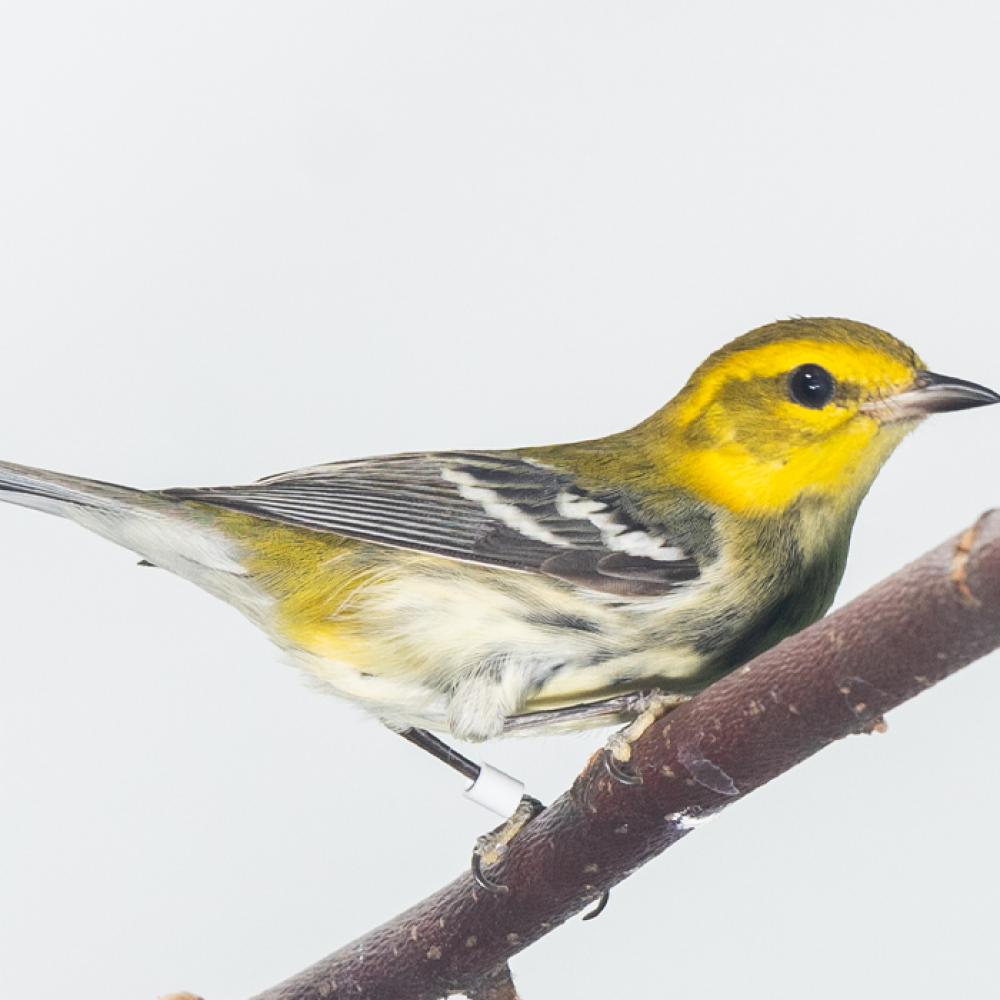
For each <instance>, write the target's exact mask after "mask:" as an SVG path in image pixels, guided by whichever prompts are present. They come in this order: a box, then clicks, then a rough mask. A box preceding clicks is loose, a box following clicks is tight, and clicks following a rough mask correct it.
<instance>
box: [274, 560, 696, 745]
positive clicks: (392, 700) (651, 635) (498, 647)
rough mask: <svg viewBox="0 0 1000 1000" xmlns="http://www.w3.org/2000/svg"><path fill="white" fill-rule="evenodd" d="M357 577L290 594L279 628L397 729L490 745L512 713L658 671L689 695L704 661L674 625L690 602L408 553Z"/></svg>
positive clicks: (296, 649) (567, 701) (629, 683)
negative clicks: (607, 591) (625, 595)
mask: <svg viewBox="0 0 1000 1000" xmlns="http://www.w3.org/2000/svg"><path fill="white" fill-rule="evenodd" d="M366 548H367V546H366ZM401 557H402V558H401ZM353 569H354V570H355V572H354V573H353V575H352V576H351V579H350V584H349V585H345V583H344V581H343V580H342V579H341V580H339V582H338V581H336V580H334V582H333V584H331V583H330V582H329V581H328V582H327V583H326V584H325V585H324V584H321V583H320V582H318V581H314V582H313V583H312V584H311V585H310V586H311V591H310V596H309V599H305V598H304V595H303V594H302V593H298V594H291V595H289V596H288V597H286V598H285V600H283V601H282V600H279V601H278V602H277V615H276V619H275V626H274V628H273V629H272V630H271V631H272V635H273V637H274V639H275V640H276V641H277V642H278V644H279V645H280V646H282V647H283V648H284V649H285V650H286V651H287V652H288V654H289V655H290V657H291V659H292V660H293V662H295V663H296V664H298V665H299V666H301V667H303V668H305V670H306V671H307V672H308V673H309V674H310V675H311V676H312V677H314V678H315V679H316V680H318V681H319V682H321V684H322V685H323V686H325V687H327V688H328V689H330V690H332V691H333V692H334V693H336V694H339V695H340V696H342V697H346V698H349V699H351V700H354V701H357V702H361V703H362V704H363V705H364V706H365V707H367V708H368V709H369V710H370V711H372V712H374V713H375V714H376V715H378V716H379V717H380V718H381V719H382V720H383V721H385V722H387V723H389V724H390V725H395V726H407V725H417V726H421V727H424V728H431V729H439V730H450V731H452V732H453V733H454V734H456V735H460V736H463V737H465V738H470V739H479V738H487V737H490V736H496V735H499V730H500V729H501V728H502V721H503V719H504V718H505V717H507V716H509V715H511V714H516V713H519V712H524V711H537V710H542V709H547V708H553V707H559V706H563V705H575V704H579V703H581V702H585V701H592V700H595V699H598V698H601V697H604V696H606V695H607V694H609V693H611V692H612V691H622V690H634V689H638V688H642V687H644V686H649V685H648V683H644V681H645V680H646V679H647V678H648V677H651V676H655V677H657V678H660V679H663V678H666V679H669V678H671V677H675V678H677V679H678V681H680V682H681V683H678V684H677V685H676V686H679V687H683V686H685V685H684V684H683V683H682V682H683V679H685V678H688V677H690V675H691V674H693V673H697V671H698V670H699V667H700V665H701V662H702V660H703V659H704V657H703V656H700V655H699V654H696V653H695V652H694V651H693V648H692V644H691V642H690V641H688V637H686V636H684V635H683V634H681V633H680V632H679V631H678V630H672V629H671V628H670V627H669V621H668V619H669V618H671V617H672V616H675V615H676V614H677V612H678V610H680V609H681V608H682V606H684V605H686V604H687V603H688V599H687V595H683V596H682V595H670V597H669V598H667V599H663V598H657V599H647V600H645V601H643V602H638V601H629V602H623V601H621V600H612V599H609V598H608V597H607V596H606V595H600V594H595V593H592V592H588V591H585V590H582V589H580V588H576V587H573V586H571V585H567V584H565V583H562V582H560V581H554V580H550V579H549V578H547V577H544V576H539V575H534V574H528V573H517V572H511V571H504V570H497V569H492V568H490V569H487V568H484V567H480V566H476V565H472V564H464V563H462V564H459V563H455V562H453V561H450V560H445V559H441V558H438V557H433V556H425V555H419V554H411V553H400V552H396V553H394V558H393V559H392V560H391V562H389V561H386V562H384V563H381V564H379V563H378V562H376V563H374V564H372V565H370V566H367V567H364V571H362V572H357V571H358V570H361V569H362V567H360V566H358V565H355V566H354V567H353ZM324 587H325V591H326V592H325V593H324V594H323V595H322V598H320V591H323V590H324Z"/></svg>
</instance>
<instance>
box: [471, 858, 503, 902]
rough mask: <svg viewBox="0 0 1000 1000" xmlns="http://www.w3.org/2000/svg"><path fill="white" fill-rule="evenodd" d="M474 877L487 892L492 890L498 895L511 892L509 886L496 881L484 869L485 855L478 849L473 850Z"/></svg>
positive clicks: (477, 883) (472, 866)
mask: <svg viewBox="0 0 1000 1000" xmlns="http://www.w3.org/2000/svg"><path fill="white" fill-rule="evenodd" d="M471 868H472V877H473V878H474V879H475V880H476V885H478V886H479V888H480V889H485V890H486V891H487V892H492V893H493V894H494V895H496V896H503V895H505V894H506V893H508V892H510V889H509V887H508V886H505V885H501V884H500V883H499V882H494V881H493V880H492V879H491V878H490V877H489V876H488V875H487V874H486V873H485V872H484V871H483V857H482V855H481V854H479V852H478V851H473V854H472V865H471Z"/></svg>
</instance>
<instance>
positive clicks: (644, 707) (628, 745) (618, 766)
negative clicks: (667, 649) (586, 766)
mask: <svg viewBox="0 0 1000 1000" xmlns="http://www.w3.org/2000/svg"><path fill="white" fill-rule="evenodd" d="M690 700H691V698H690V696H689V695H686V694H667V693H666V692H664V691H646V692H644V693H643V694H642V696H641V697H640V698H639V699H637V701H636V703H635V711H636V712H638V715H636V717H635V719H634V720H633V721H632V722H631V723H629V725H627V726H626V727H625V728H624V729H622V730H620V731H619V732H617V733H614V734H613V735H612V736H611V738H610V739H609V740H608V745H607V747H606V749H605V751H604V764H605V766H606V767H607V769H608V773H609V774H610V775H611V777H613V778H614V779H615V780H616V781H620V782H621V783H622V784H623V785H641V784H642V777H641V776H640V775H639V774H638V772H636V771H634V770H633V769H632V768H631V767H629V766H628V764H629V761H630V760H631V759H632V744H633V743H635V741H636V740H637V739H639V737H640V736H642V734H643V733H644V732H645V731H646V730H647V729H649V727H650V726H651V725H652V724H653V723H654V722H656V720H657V719H660V718H662V717H663V716H664V715H666V714H667V712H672V711H673V710H674V709H675V708H679V707H680V706H681V705H683V704H684V703H685V702H686V701H690Z"/></svg>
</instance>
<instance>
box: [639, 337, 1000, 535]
mask: <svg viewBox="0 0 1000 1000" xmlns="http://www.w3.org/2000/svg"><path fill="white" fill-rule="evenodd" d="M998 401H1000V396H998V395H997V394H996V393H993V392H992V391H991V390H989V389H985V388H983V387H982V386H977V385H974V384H973V383H970V382H963V381H961V380H959V379H951V378H946V377H944V376H940V375H934V374H933V373H931V372H928V371H926V370H925V368H924V365H923V363H922V362H921V360H920V359H919V358H918V357H917V355H916V354H915V353H914V352H913V350H911V349H910V348H909V347H907V346H906V345H905V344H903V343H902V342H900V341H899V340H897V339H896V338H895V337H892V336H890V335H889V334H888V333H884V332H883V331H882V330H877V329H875V328H874V327H870V326H865V325H864V324H862V323H853V322H851V321H849V320H842V319H795V320H786V321H784V322H780V323H773V324H771V325H770V326H765V327H761V328H760V329H758V330H753V331H751V332H750V333H747V334H745V335H744V336H742V337H739V338H737V339H736V340H734V341H733V342H732V343H730V344H727V345H726V346H725V347H723V348H722V349H721V350H719V351H716V352H715V353H714V354H713V355H711V357H709V358H708V360H707V361H705V362H704V364H702V365H701V366H700V367H699V368H698V369H697V371H695V373H694V374H693V375H692V376H691V378H690V380H689V381H688V383H687V385H686V386H685V387H684V388H683V389H682V390H681V392H680V393H679V394H678V395H677V396H676V397H675V398H674V399H673V400H672V401H671V402H670V403H669V404H667V406H666V407H664V409H662V410H660V411H659V413H657V414H655V415H654V416H653V417H651V418H650V420H649V421H646V422H645V424H643V425H640V428H641V429H643V430H645V431H646V432H647V434H648V437H646V440H647V441H650V442H654V441H655V442H656V444H654V445H653V453H654V454H653V458H654V461H656V462H657V464H660V465H662V466H663V467H664V468H665V469H669V470H670V472H671V473H672V477H673V478H674V479H675V481H680V482H682V483H684V484H685V486H686V487H687V488H688V489H690V490H691V491H692V492H693V493H694V494H696V495H697V496H700V497H703V498H704V499H706V500H708V501H710V502H712V503H714V504H720V505H722V506H724V507H726V508H728V509H730V510H732V511H733V512H735V513H745V514H751V515H752V514H768V513H777V512H780V511H782V510H785V509H787V508H788V506H789V505H790V504H792V503H794V502H795V501H797V500H799V499H800V498H808V497H815V498H819V499H822V500H825V501H827V502H829V503H831V504H832V505H833V506H834V507H836V508H845V509H846V508H850V507H856V506H857V504H858V503H860V501H861V499H862V498H863V497H864V495H865V493H866V492H867V490H868V488H869V486H870V485H871V483H872V480H873V479H874V478H875V476H876V475H877V473H878V471H879V469H880V468H881V467H882V464H883V463H884V462H885V460H886V459H887V458H888V457H889V455H890V454H891V453H892V451H893V449H894V448H895V447H896V446H897V445H898V444H899V442H900V441H901V440H902V439H903V437H904V436H905V435H906V434H907V433H908V432H909V431H910V430H912V429H913V428H914V427H915V426H916V424H917V423H919V421H920V420H922V419H923V418H924V417H925V416H927V414H929V413H932V412H936V411H941V410H951V409H964V408H967V407H971V406H981V405H985V404H987V403H995V402H998ZM651 431H652V432H653V433H649V432H651Z"/></svg>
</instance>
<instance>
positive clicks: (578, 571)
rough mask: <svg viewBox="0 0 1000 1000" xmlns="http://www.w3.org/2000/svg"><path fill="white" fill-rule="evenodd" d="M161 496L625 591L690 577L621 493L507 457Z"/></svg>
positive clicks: (409, 458) (352, 469)
mask: <svg viewBox="0 0 1000 1000" xmlns="http://www.w3.org/2000/svg"><path fill="white" fill-rule="evenodd" d="M163 492H164V494H165V495H167V496H170V497H174V498H177V499H184V500H196V501H199V502H200V503H205V504H210V505H211V506H215V507H222V508H225V509H227V510H234V511H240V512H242V513H245V514H252V515H253V516H255V517H260V518H265V519H267V520H270V521H276V522H279V523H281V524H288V525H293V526H295V527H301V528H308V529H309V530H311V531H320V532H330V533H332V534H338V535H348V536H350V537H353V538H360V539H364V540H366V541H371V542H378V543H380V544H382V545H389V546H393V547H395V548H401V549H411V550H415V551H419V552H429V553H433V554H435V555H440V556H447V557H449V558H452V559H461V560H465V561H469V562H476V563H484V564H486V565H490V566H500V567H504V568H507V569H514V570H521V571H524V572H535V573H542V574H545V575H548V576H553V577H558V578H561V579H563V580H567V581H570V582H572V583H576V584H579V585H581V586H584V587H588V588H591V589H594V590H599V591H604V592H606V593H611V594H616V595H620V596H626V597H633V596H652V595H658V594H666V593H668V592H670V591H672V590H675V589H677V588H678V587H680V586H682V585H684V584H687V583H690V582H691V581H693V580H695V579H697V578H698V576H699V568H698V562H697V560H696V559H695V558H694V554H693V553H692V552H691V551H688V550H687V549H686V548H685V547H684V546H683V544H681V543H679V542H678V541H677V539H671V538H670V537H669V534H670V533H669V532H668V531H667V530H666V529H665V528H664V526H662V525H654V524H651V523H649V522H648V521H646V520H644V519H643V518H642V517H641V515H640V514H639V513H638V512H637V511H636V509H635V508H634V507H633V506H632V505H630V504H629V503H628V502H627V498H626V497H624V496H622V495H620V494H615V493H614V492H611V491H608V492H601V493H595V492H593V491H587V490H584V489H582V488H581V487H580V486H579V485H578V484H577V483H576V482H575V480H574V477H573V475H572V473H569V472H566V471H564V470H560V469H556V468H553V467H551V466H548V465H545V464H543V463H541V462H537V461H534V460H532V459H528V458H524V457H521V456H519V455H517V454H516V453H513V452H441V453H436V454H435V453H429V454H412V455H391V456H386V457H382V458H371V459H363V460H360V461H353V462H338V463H334V464H331V465H320V466H314V467H312V468H309V469H302V470H299V471H297V472H287V473H283V474H281V475H277V476H270V477H268V478H267V479H262V480H260V481H259V482H256V483H251V484H250V485H248V486H234V487H218V488H210V489H171V490H165V491H163Z"/></svg>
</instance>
